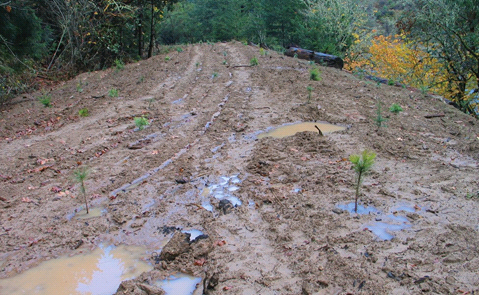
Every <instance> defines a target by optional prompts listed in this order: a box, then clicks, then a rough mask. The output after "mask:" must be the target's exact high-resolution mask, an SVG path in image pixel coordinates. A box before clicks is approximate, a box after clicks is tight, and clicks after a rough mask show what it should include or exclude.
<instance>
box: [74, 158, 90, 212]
mask: <svg viewBox="0 0 479 295" xmlns="http://www.w3.org/2000/svg"><path fill="white" fill-rule="evenodd" d="M89 174H90V171H89V170H88V168H86V167H83V168H79V169H78V170H76V171H75V172H73V177H74V179H75V181H76V182H78V183H79V184H80V192H81V193H82V194H83V197H84V198H85V206H86V214H88V213H89V211H88V199H87V197H86V189H85V180H86V179H87V178H88V175H89Z"/></svg>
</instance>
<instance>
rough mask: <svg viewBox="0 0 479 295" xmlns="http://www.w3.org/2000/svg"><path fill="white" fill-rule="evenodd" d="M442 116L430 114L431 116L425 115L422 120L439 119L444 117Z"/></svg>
mask: <svg viewBox="0 0 479 295" xmlns="http://www.w3.org/2000/svg"><path fill="white" fill-rule="evenodd" d="M444 116H445V115H444V114H432V115H425V116H424V118H426V119H431V118H441V117H444Z"/></svg>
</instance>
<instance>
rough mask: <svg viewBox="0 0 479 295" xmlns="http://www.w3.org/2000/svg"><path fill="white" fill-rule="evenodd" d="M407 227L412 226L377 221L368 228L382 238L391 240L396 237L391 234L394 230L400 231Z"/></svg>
mask: <svg viewBox="0 0 479 295" xmlns="http://www.w3.org/2000/svg"><path fill="white" fill-rule="evenodd" d="M407 227H410V225H408V224H389V223H385V222H375V223H373V225H369V226H368V227H367V229H369V230H370V231H371V232H372V233H373V234H375V235H376V236H377V237H378V238H380V239H381V240H384V241H389V240H391V239H392V238H394V236H393V235H392V234H391V232H392V231H399V230H402V229H405V228H407Z"/></svg>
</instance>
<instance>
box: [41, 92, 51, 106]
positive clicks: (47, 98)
mask: <svg viewBox="0 0 479 295" xmlns="http://www.w3.org/2000/svg"><path fill="white" fill-rule="evenodd" d="M38 101H39V102H40V103H41V104H42V105H43V106H44V107H46V108H50V107H51V106H52V96H51V95H50V94H48V93H44V94H43V95H42V96H40V97H39V98H38Z"/></svg>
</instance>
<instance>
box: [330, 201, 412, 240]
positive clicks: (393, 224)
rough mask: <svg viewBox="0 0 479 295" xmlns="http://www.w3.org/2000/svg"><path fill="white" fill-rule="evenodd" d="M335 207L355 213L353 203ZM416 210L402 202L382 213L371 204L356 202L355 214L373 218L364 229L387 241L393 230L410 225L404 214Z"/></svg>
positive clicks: (396, 230) (391, 237)
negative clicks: (366, 205)
mask: <svg viewBox="0 0 479 295" xmlns="http://www.w3.org/2000/svg"><path fill="white" fill-rule="evenodd" d="M337 207H338V208H339V209H341V210H344V211H348V212H349V213H351V214H353V213H356V212H355V211H354V203H348V204H339V205H337ZM417 211H418V210H417V209H416V208H414V207H413V206H409V205H404V204H402V205H398V206H395V207H392V208H391V209H390V210H389V212H387V213H383V212H381V211H379V210H378V209H376V208H374V207H372V206H371V207H365V206H362V205H359V204H358V211H357V214H360V215H370V216H371V217H372V218H373V219H372V220H371V221H370V222H368V223H366V224H365V225H364V229H366V230H369V231H370V232H372V233H373V234H374V235H375V236H376V237H377V238H379V239H380V240H383V241H389V240H392V239H393V238H394V237H395V235H394V233H395V232H398V231H401V230H405V229H408V228H410V227H411V226H412V225H411V224H410V222H409V219H408V218H407V217H406V216H404V215H405V214H406V213H412V212H417Z"/></svg>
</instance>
